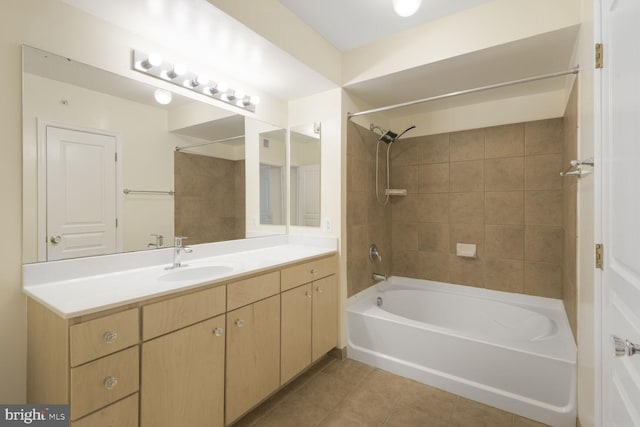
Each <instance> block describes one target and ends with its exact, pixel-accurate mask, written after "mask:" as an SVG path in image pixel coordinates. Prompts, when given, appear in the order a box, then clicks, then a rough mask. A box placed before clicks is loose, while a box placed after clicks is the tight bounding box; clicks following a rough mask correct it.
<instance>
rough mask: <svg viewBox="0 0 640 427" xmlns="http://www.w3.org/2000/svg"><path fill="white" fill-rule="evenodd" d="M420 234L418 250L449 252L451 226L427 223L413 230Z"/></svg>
mask: <svg viewBox="0 0 640 427" xmlns="http://www.w3.org/2000/svg"><path fill="white" fill-rule="evenodd" d="M413 233H414V234H416V233H417V234H418V236H419V237H418V250H419V251H430V252H445V253H447V252H449V224H443V223H435V222H427V223H421V224H420V226H419V227H416V228H414V229H413Z"/></svg>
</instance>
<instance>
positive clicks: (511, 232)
mask: <svg viewBox="0 0 640 427" xmlns="http://www.w3.org/2000/svg"><path fill="white" fill-rule="evenodd" d="M485 233H486V235H485V239H486V248H487V258H500V259H512V260H523V259H524V234H525V233H524V227H523V226H519V225H487V226H486V229H485Z"/></svg>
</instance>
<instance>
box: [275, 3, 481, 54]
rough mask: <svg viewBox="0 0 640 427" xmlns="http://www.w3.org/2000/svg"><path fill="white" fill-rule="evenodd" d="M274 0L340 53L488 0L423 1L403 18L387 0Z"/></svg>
mask: <svg viewBox="0 0 640 427" xmlns="http://www.w3.org/2000/svg"><path fill="white" fill-rule="evenodd" d="M278 1H280V3H282V4H283V5H284V6H285V7H287V8H288V9H289V10H290V11H291V12H293V13H294V14H295V15H297V16H298V18H300V19H302V20H303V21H304V22H305V23H306V24H307V25H309V26H310V27H311V28H313V29H314V30H315V31H316V32H317V33H318V34H320V35H321V36H322V37H324V38H325V39H326V40H327V41H329V42H330V43H331V44H333V45H334V46H335V47H336V48H337V49H339V50H341V51H343V52H344V51H348V50H351V49H354V48H357V47H360V46H364V45H366V44H369V43H372V42H375V41H378V40H380V39H383V38H385V37H388V36H390V35H392V34H395V33H399V32H401V31H404V30H408V29H410V28H413V27H416V26H418V25H422V24H426V23H427V22H430V21H435V20H436V19H440V18H442V17H445V16H447V15H452V14H454V13H457V12H460V11H462V10H465V9H470V8H472V7H475V6H478V5H480V4H482V3H486V2H488V1H491V0H455V1H454V0H423V1H422V5H421V7H420V9H418V11H417V12H416V13H415V15H413V16H409V17H407V18H401V17H400V16H398V15H396V13H395V12H394V11H393V6H392V2H391V0H321V1H318V0H278Z"/></svg>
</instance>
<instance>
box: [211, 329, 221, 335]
mask: <svg viewBox="0 0 640 427" xmlns="http://www.w3.org/2000/svg"><path fill="white" fill-rule="evenodd" d="M213 335H215V336H217V337H219V336H220V335H222V328H215V329H214V330H213Z"/></svg>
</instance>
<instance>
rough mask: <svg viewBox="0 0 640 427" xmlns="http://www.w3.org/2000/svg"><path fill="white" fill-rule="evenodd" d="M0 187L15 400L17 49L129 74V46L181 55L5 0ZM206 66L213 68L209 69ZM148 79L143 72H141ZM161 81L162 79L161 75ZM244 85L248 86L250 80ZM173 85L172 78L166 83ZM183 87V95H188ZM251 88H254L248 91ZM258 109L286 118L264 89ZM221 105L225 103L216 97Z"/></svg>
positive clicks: (44, 7)
mask: <svg viewBox="0 0 640 427" xmlns="http://www.w3.org/2000/svg"><path fill="white" fill-rule="evenodd" d="M0 11H1V13H0V57H1V58H2V60H3V62H2V63H3V79H2V82H1V83H0V92H1V93H2V95H3V96H2V99H1V100H0V115H1V116H2V120H3V125H2V126H1V127H0V140H1V141H2V156H0V193H1V194H2V196H3V203H2V207H1V208H0V221H1V222H2V224H4V225H5V227H4V231H3V245H2V247H1V248H0V259H2V268H1V269H0V339H2V346H0V360H1V361H2V364H0V402H2V403H14V402H15V403H20V402H24V401H25V399H26V315H25V314H26V307H25V306H26V304H25V297H24V295H23V294H22V291H21V265H22V227H21V224H22V186H21V184H20V183H21V181H22V131H21V129H22V120H21V74H22V71H21V49H20V46H21V45H22V44H28V45H31V46H34V47H38V48H40V49H43V50H47V51H50V52H53V53H57V54H61V55H63V56H66V57H70V58H73V59H75V60H77V61H80V62H84V63H87V64H90V65H93V66H97V67H99V68H103V69H105V70H108V71H111V72H115V73H116V74H121V75H126V76H128V77H131V78H134V79H136V80H146V79H145V76H142V75H140V74H139V73H136V72H134V71H132V70H130V52H131V49H132V48H137V49H141V50H144V51H147V52H151V51H158V52H159V53H160V54H163V55H164V56H166V57H174V58H175V59H179V60H182V61H183V62H185V63H190V62H192V61H194V62H195V61H197V58H188V57H187V58H185V57H181V55H180V54H177V53H175V52H167V50H166V49H165V48H163V47H162V46H159V45H158V44H156V43H154V42H152V41H150V40H146V39H143V38H141V37H139V36H136V35H133V34H130V33H128V32H126V31H123V30H122V29H120V28H118V27H116V26H114V25H110V24H107V23H105V22H103V21H101V20H98V19H96V18H94V17H92V16H90V15H88V14H85V13H83V12H81V11H79V10H77V9H74V8H72V7H69V6H67V5H65V4H62V3H60V2H59V1H57V0H4V1H3V2H2V5H1V6H0ZM205 71H211V74H212V75H215V70H205ZM147 81H148V80H147ZM160 83H161V82H160ZM246 83H247V85H246V86H245V87H246V88H247V90H248V91H249V90H250V89H251V85H250V84H249V83H250V82H246ZM166 87H167V88H172V85H167V86H166ZM188 92H189V91H187V90H185V91H184V96H187V97H190V98H192V99H193V97H194V95H193V94H189V93H188ZM252 93H255V91H254V92H252ZM258 94H259V95H260V96H261V98H262V101H263V102H262V103H261V104H260V106H259V108H258V110H257V113H256V114H255V115H254V116H256V117H258V118H260V119H261V120H265V121H269V122H272V123H281V124H286V121H287V120H286V114H287V105H286V103H284V102H282V101H280V100H278V99H277V98H273V97H270V96H269V95H268V94H263V93H258ZM211 102H212V104H214V105H218V104H220V106H221V108H228V107H226V106H224V105H222V103H215V102H213V101H211Z"/></svg>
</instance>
